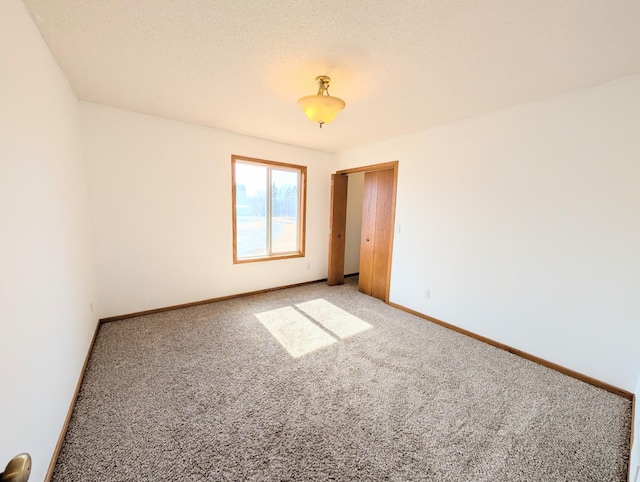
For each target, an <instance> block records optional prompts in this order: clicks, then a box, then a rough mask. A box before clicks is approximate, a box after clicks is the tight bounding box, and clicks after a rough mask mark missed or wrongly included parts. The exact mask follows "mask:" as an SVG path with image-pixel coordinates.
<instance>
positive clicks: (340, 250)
mask: <svg viewBox="0 0 640 482" xmlns="http://www.w3.org/2000/svg"><path fill="white" fill-rule="evenodd" d="M348 179H349V178H348V177H347V176H345V175H340V174H331V217H330V219H329V273H328V277H327V284H328V285H329V286H333V285H341V284H343V283H344V250H345V237H346V236H345V232H346V230H347V183H348Z"/></svg>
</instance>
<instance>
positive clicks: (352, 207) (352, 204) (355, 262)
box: [344, 172, 364, 274]
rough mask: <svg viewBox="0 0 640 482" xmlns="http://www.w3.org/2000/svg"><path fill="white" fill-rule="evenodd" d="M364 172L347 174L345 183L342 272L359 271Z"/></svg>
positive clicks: (351, 272)
mask: <svg viewBox="0 0 640 482" xmlns="http://www.w3.org/2000/svg"><path fill="white" fill-rule="evenodd" d="M363 194H364V172H356V173H354V174H349V182H348V184H347V229H346V232H345V253H344V273H345V274H353V273H357V272H359V271H360V233H361V231H362V199H363V198H362V196H363Z"/></svg>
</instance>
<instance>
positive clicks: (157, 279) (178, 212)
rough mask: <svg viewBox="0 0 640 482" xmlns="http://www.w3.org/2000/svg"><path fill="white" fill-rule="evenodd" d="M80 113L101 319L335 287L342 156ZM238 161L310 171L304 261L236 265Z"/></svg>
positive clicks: (120, 114) (153, 120)
mask: <svg viewBox="0 0 640 482" xmlns="http://www.w3.org/2000/svg"><path fill="white" fill-rule="evenodd" d="M80 106H81V118H82V128H83V135H84V140H85V152H86V158H87V166H88V177H89V196H90V200H91V201H90V202H91V215H92V224H93V235H94V246H95V257H96V272H97V280H98V290H99V297H100V300H101V311H100V316H101V317H108V316H114V315H120V314H126V313H132V312H137V311H142V310H148V309H153V308H161V307H165V306H170V305H176V304H181V303H188V302H192V301H198V300H204V299H209V298H214V297H219V296H225V295H230V294H236V293H243V292H247V291H253V290H259V289H263V288H270V287H274V286H282V285H287V284H292V283H298V282H304V281H310V280H316V279H320V278H326V276H327V249H328V248H327V247H328V226H329V201H330V199H329V198H330V174H331V172H333V171H334V170H335V169H333V168H334V167H335V165H334V163H335V159H334V155H333V154H327V153H322V152H319V151H312V150H308V149H301V148H297V147H292V146H288V145H285V144H278V143H275V142H269V141H265V140H261V139H256V138H253V137H247V136H242V135H238V134H232V133H229V132H224V131H219V130H215V129H210V128H205V127H200V126H195V125H191V124H185V123H182V122H176V121H170V120H167V119H161V118H158V117H152V116H147V115H143V114H136V113H133V112H128V111H124V110H119V109H115V108H111V107H106V106H102V105H96V104H91V103H85V102H81V103H80ZM232 154H238V155H243V156H249V157H256V158H260V159H267V160H275V161H281V162H287V163H293V164H301V165H306V166H308V169H307V178H308V179H307V236H306V256H305V257H304V258H293V259H286V260H278V261H266V262H257V263H246V264H238V265H234V264H233V255H232V242H233V238H232V210H231V155H232ZM307 266H309V267H307Z"/></svg>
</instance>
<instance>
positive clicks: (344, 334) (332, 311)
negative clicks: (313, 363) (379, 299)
mask: <svg viewBox="0 0 640 482" xmlns="http://www.w3.org/2000/svg"><path fill="white" fill-rule="evenodd" d="M296 307H297V308H298V309H300V310H301V311H304V312H305V313H306V314H307V315H309V316H310V317H311V318H313V319H314V320H316V321H317V322H318V323H320V324H321V325H322V326H324V327H325V328H326V329H327V330H329V331H330V332H331V333H333V334H335V335H336V336H337V337H338V338H349V337H350V336H353V335H357V334H358V333H362V332H363V331H366V330H368V329H370V328H371V325H370V324H369V323H367V322H366V321H362V320H361V319H360V318H358V317H357V316H354V315H352V314H351V313H348V312H346V311H344V310H343V309H342V308H338V307H337V306H336V305H334V304H333V303H329V302H328V301H327V300H325V299H323V298H319V299H317V300H312V301H306V302H304V303H300V304H298V305H296Z"/></svg>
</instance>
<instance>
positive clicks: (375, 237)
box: [358, 169, 394, 301]
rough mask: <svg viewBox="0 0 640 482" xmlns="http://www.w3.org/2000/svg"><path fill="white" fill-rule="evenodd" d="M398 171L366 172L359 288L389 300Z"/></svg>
mask: <svg viewBox="0 0 640 482" xmlns="http://www.w3.org/2000/svg"><path fill="white" fill-rule="evenodd" d="M393 199H394V171H393V169H385V170H382V171H373V172H367V173H365V175H364V198H363V205H362V231H361V238H360V279H359V284H358V289H359V290H360V291H361V292H363V293H365V294H368V295H371V296H373V297H375V298H379V299H381V300H384V301H386V298H387V287H388V286H389V279H388V277H389V267H390V265H391V246H392V241H393V208H394V206H393Z"/></svg>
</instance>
